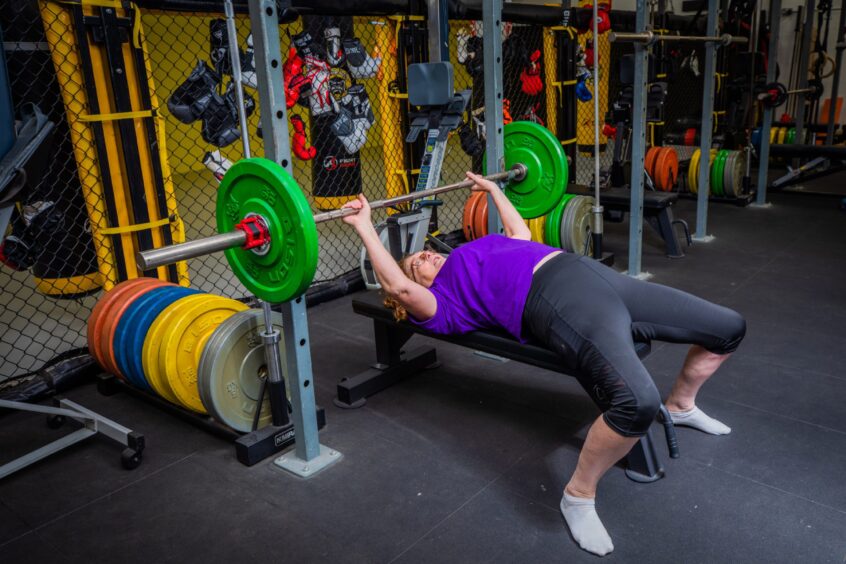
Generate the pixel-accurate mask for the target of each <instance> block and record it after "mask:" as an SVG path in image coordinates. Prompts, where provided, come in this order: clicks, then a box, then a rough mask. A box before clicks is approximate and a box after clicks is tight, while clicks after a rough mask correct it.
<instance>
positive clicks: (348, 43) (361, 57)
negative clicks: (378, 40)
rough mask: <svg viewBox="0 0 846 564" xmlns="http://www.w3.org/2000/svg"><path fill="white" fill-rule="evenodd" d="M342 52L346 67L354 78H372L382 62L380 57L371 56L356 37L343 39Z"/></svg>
mask: <svg viewBox="0 0 846 564" xmlns="http://www.w3.org/2000/svg"><path fill="white" fill-rule="evenodd" d="M344 53H345V54H346V57H347V69H349V71H350V74H351V75H352V77H353V78H356V79H363V78H373V77H374V76H375V75H376V73H377V72H378V71H379V66H380V65H381V64H382V59H376V58H374V57H371V56H370V55H369V54H368V53H367V50H365V48H364V45H362V44H361V41H359V40H358V39H357V38H353V39H344Z"/></svg>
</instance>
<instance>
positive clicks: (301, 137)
mask: <svg viewBox="0 0 846 564" xmlns="http://www.w3.org/2000/svg"><path fill="white" fill-rule="evenodd" d="M290 119H291V127H293V128H294V138H293V140H292V141H293V142H292V143H291V149H292V150H293V151H294V155H296V157H297V158H298V159H302V160H304V161H310V160H311V159H313V158H314V157H316V156H317V149H315V148H314V147H312V146H309V144H308V137H306V131H305V123H304V122H303V118H301V117H300V116H297V115H292V116H291V118H290Z"/></svg>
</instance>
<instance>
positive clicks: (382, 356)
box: [334, 321, 438, 409]
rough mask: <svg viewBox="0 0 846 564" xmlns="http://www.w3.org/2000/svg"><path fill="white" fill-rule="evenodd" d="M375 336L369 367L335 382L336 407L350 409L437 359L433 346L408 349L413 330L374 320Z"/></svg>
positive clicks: (362, 403)
mask: <svg viewBox="0 0 846 564" xmlns="http://www.w3.org/2000/svg"><path fill="white" fill-rule="evenodd" d="M373 330H374V336H375V340H376V364H374V365H373V367H372V368H370V369H368V370H366V371H364V372H362V373H360V374H356V375H355V376H351V377H349V378H343V379H342V380H341V381H340V382H338V386H337V394H338V397H337V398H335V400H334V403H335V405H337V406H338V407H343V408H347V409H353V408H356V407H361V406H363V405H364V404H365V402H366V398H367V397H369V396H372V395H373V394H376V393H378V392H381V391H382V390H384V389H385V388H389V387H391V386H393V385H394V384H396V383H398V382H401V381H403V380H405V379H406V378H409V377H410V376H413V375H415V374H417V373H418V372H420V371H422V370H423V369H425V368H426V367H428V366H431V365H433V364H435V363H436V362H437V360H438V358H437V355H436V354H435V349H434V347H418V348H416V349H414V350H413V351H411V352H409V353H405V352H403V350H402V347H403V345H405V343H407V342H408V340H409V339H410V338H411V336H412V335H413V332H412V331H409V330H407V329H403V328H401V327H397V326H396V325H390V326H389V325H388V324H386V323H383V322H380V321H374V322H373Z"/></svg>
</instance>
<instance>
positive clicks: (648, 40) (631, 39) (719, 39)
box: [608, 31, 749, 45]
mask: <svg viewBox="0 0 846 564" xmlns="http://www.w3.org/2000/svg"><path fill="white" fill-rule="evenodd" d="M608 41H610V42H611V43H642V44H645V45H652V44H653V43H655V42H658V41H662V42H664V43H670V42H680V43H720V44H721V45H730V44H731V43H747V42H748V41H749V39H747V38H746V37H734V36H732V35H730V34H728V33H724V34H722V35H710V36H709V35H664V34H660V33H654V32H652V31H641V32H637V33H627V32H619V31H612V32H611V33H609V34H608Z"/></svg>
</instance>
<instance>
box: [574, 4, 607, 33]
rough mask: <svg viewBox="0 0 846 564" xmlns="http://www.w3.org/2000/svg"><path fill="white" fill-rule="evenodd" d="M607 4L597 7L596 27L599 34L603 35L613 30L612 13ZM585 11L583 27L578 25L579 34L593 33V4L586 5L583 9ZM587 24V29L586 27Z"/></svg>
mask: <svg viewBox="0 0 846 564" xmlns="http://www.w3.org/2000/svg"><path fill="white" fill-rule="evenodd" d="M606 6H607V5H605V4H597V6H596V27H597V32H598V33H599V34H600V35H602V34H603V33H605V32H607V31H608V30H610V29H611V12H610V10H609V9H608V8H607V7H606ZM582 8H583V9H584V10H585V12H584V13H585V14H586V15H585V17H584V20H582V22H580V23H581V25H578V23H577V25H576V28H577V30H578V32H579V33H585V32H588V31H590V32H593V4H586V5H584V6H583V7H582ZM585 23H586V24H587V27H585Z"/></svg>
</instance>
